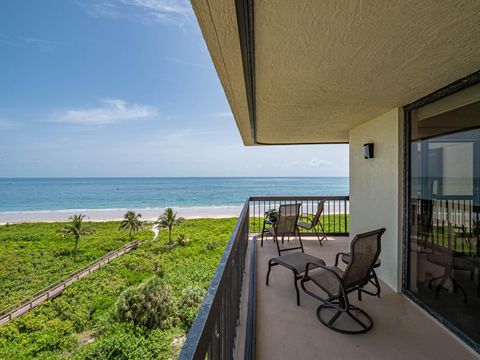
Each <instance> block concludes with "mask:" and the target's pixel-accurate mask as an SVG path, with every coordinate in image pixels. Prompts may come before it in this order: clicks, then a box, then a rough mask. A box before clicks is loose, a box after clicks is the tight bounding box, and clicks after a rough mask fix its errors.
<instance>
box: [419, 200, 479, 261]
mask: <svg viewBox="0 0 480 360" xmlns="http://www.w3.org/2000/svg"><path fill="white" fill-rule="evenodd" d="M410 206H411V210H410V214H411V219H410V225H411V227H412V228H411V230H412V233H413V234H415V235H416V236H417V237H419V238H421V240H422V241H423V242H424V244H423V245H424V246H427V247H437V248H438V247H443V248H449V249H450V250H452V251H455V252H459V253H462V254H465V255H476V254H479V253H480V241H479V237H480V212H479V207H478V206H476V205H475V203H474V199H473V198H472V197H471V196H470V197H467V196H464V197H461V196H442V197H437V198H435V199H415V198H412V199H410ZM449 227H450V229H449ZM450 232H451V233H452V234H450Z"/></svg>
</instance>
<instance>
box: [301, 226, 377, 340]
mask: <svg viewBox="0 0 480 360" xmlns="http://www.w3.org/2000/svg"><path fill="white" fill-rule="evenodd" d="M384 232H385V229H383V228H382V229H378V230H374V231H370V232H367V233H363V234H358V235H357V236H355V238H354V239H353V240H352V242H351V243H350V258H349V262H348V265H347V267H346V269H345V271H343V270H341V269H340V268H338V266H337V265H338V262H339V259H340V256H343V255H345V253H338V254H337V256H336V259H335V266H325V265H321V264H320V263H319V262H312V263H308V264H307V265H306V269H305V274H304V275H303V278H302V280H301V286H302V289H303V290H304V291H305V293H307V294H308V295H310V296H312V297H314V298H315V299H318V300H320V301H321V302H322V304H321V305H320V306H319V307H318V309H317V317H318V319H319V320H320V322H321V323H322V324H323V325H325V326H326V327H328V328H329V329H332V330H334V331H338V332H341V333H344V334H359V333H364V332H367V331H369V330H370V329H371V328H372V326H373V320H372V318H371V317H370V315H368V314H367V313H366V312H365V311H364V310H362V309H360V308H358V307H357V306H355V305H352V304H350V302H349V300H348V294H349V293H351V292H353V291H358V290H359V289H360V288H362V287H364V286H365V285H367V284H368V282H369V281H370V279H371V273H372V270H373V267H374V266H375V263H376V262H377V260H378V257H379V255H380V250H381V238H382V235H383V233H384ZM306 284H309V286H308V287H311V286H310V284H312V286H313V285H316V286H317V287H319V288H320V289H321V290H323V292H325V293H326V295H327V297H322V296H320V295H319V294H318V292H313V291H312V290H309V289H307V287H306Z"/></svg>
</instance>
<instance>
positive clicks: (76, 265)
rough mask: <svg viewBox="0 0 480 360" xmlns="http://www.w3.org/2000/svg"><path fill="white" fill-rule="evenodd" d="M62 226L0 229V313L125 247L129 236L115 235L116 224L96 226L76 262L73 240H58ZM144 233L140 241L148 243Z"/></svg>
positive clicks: (147, 236) (46, 224)
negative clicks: (59, 229) (73, 253)
mask: <svg viewBox="0 0 480 360" xmlns="http://www.w3.org/2000/svg"><path fill="white" fill-rule="evenodd" d="M64 225H65V224H64V223H25V224H10V225H9V226H5V225H4V226H0V294H1V295H0V309H3V308H5V307H7V306H8V305H11V304H13V303H15V302H17V301H20V300H22V299H23V298H24V297H27V296H29V295H31V294H34V293H35V292H37V291H39V290H41V289H43V288H44V287H46V286H48V285H50V284H51V283H54V282H56V281H59V280H61V279H62V278H64V277H66V276H67V275H68V274H70V273H72V272H74V271H77V270H79V269H81V268H83V267H84V266H86V265H87V264H89V263H90V262H93V261H95V260H97V259H98V258H100V257H101V256H103V255H105V254H106V253H107V252H109V251H112V250H115V249H117V248H119V247H121V246H122V245H124V244H126V243H128V242H129V241H130V239H129V238H128V236H126V235H124V234H121V233H119V232H118V231H117V229H118V222H99V223H95V224H90V225H91V226H92V225H94V226H95V230H96V233H95V234H93V235H91V236H88V237H85V238H83V239H82V245H81V247H80V249H79V250H78V253H77V258H76V260H74V259H73V257H72V240H71V239H62V238H59V236H58V234H57V232H56V231H57V229H58V228H59V227H62V226H64ZM152 237H153V233H152V232H151V231H150V230H143V231H142V232H141V233H139V235H138V238H139V239H144V240H147V239H151V238H152Z"/></svg>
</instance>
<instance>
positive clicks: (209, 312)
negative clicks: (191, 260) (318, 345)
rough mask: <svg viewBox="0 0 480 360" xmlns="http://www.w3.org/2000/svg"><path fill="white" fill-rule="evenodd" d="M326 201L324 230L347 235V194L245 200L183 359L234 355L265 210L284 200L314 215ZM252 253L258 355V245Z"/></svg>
mask: <svg viewBox="0 0 480 360" xmlns="http://www.w3.org/2000/svg"><path fill="white" fill-rule="evenodd" d="M321 200H325V206H324V213H323V215H322V217H321V218H320V221H321V222H322V224H323V226H324V229H325V232H326V233H328V234H330V235H348V232H349V227H350V226H349V223H350V221H349V197H348V196H296V197H295V196H268V197H258V196H254V197H250V198H249V199H248V200H247V201H246V202H245V205H244V206H243V209H242V212H241V213H240V216H239V218H238V221H237V224H236V225H235V229H234V230H233V234H232V236H231V238H230V240H229V242H228V244H227V247H226V249H225V252H224V254H223V257H222V259H221V261H220V264H219V265H218V268H217V271H216V272H215V275H214V276H213V279H212V282H211V284H210V287H209V289H208V291H207V294H206V296H205V300H204V302H203V304H202V307H201V308H200V310H199V312H198V315H197V317H196V319H195V321H194V323H193V325H192V327H191V329H190V331H189V333H188V336H187V340H186V341H185V344H184V345H183V348H182V351H181V352H180V355H179V357H178V358H179V359H181V360H190V359H195V360H197V359H202V360H203V359H233V357H234V355H235V350H236V349H235V344H236V336H237V330H238V324H239V314H240V303H241V296H242V293H241V292H242V282H243V276H244V270H245V260H246V255H247V246H248V243H249V236H250V234H251V233H252V234H254V233H259V232H260V231H261V230H262V226H263V220H264V218H265V216H264V215H265V211H267V210H269V209H274V208H275V209H278V207H279V206H280V205H281V204H295V203H300V204H302V216H304V217H306V216H309V217H312V216H314V215H315V213H316V211H317V204H318V202H319V201H321ZM253 239H255V236H254V237H253ZM251 254H252V256H251V258H250V261H251V268H250V270H249V271H250V275H251V276H249V277H247V279H248V280H247V281H248V282H249V298H248V301H249V304H248V305H249V306H248V311H247V313H248V315H247V317H248V319H247V322H246V325H247V331H246V341H245V351H244V355H245V359H254V356H255V339H254V337H255V331H254V329H255V316H254V311H252V310H254V307H255V276H254V272H255V251H254V249H252V251H251ZM252 299H253V300H252ZM252 314H253V316H252Z"/></svg>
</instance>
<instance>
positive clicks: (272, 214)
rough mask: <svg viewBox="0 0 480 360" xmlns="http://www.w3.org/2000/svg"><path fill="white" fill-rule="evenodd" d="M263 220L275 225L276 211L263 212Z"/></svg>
mask: <svg viewBox="0 0 480 360" xmlns="http://www.w3.org/2000/svg"><path fill="white" fill-rule="evenodd" d="M265 219H267V220H268V221H270V222H272V223H275V222H277V220H278V211H277V209H270V210H268V211H265Z"/></svg>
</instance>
